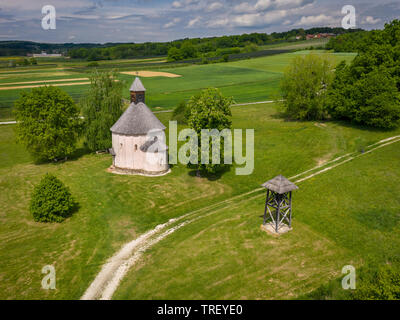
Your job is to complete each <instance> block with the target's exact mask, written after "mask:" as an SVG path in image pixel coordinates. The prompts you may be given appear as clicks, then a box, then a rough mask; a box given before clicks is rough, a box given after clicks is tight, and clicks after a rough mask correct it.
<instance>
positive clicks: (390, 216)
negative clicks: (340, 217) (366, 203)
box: [352, 208, 400, 232]
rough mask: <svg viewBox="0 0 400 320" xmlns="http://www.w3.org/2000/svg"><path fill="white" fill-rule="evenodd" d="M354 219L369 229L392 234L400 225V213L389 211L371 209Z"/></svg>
mask: <svg viewBox="0 0 400 320" xmlns="http://www.w3.org/2000/svg"><path fill="white" fill-rule="evenodd" d="M352 218H353V219H355V220H356V221H358V222H359V223H361V224H363V225H364V226H365V227H367V228H368V229H372V230H379V231H382V232H390V231H393V229H394V228H395V227H396V226H398V225H399V223H400V213H399V212H397V211H390V210H387V209H379V208H376V209H370V210H368V211H362V212H357V213H355V214H353V215H352Z"/></svg>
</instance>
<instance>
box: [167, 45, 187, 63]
mask: <svg viewBox="0 0 400 320" xmlns="http://www.w3.org/2000/svg"><path fill="white" fill-rule="evenodd" d="M168 60H169V61H179V60H183V55H182V52H181V50H180V49H178V48H177V47H172V48H171V49H169V50H168Z"/></svg>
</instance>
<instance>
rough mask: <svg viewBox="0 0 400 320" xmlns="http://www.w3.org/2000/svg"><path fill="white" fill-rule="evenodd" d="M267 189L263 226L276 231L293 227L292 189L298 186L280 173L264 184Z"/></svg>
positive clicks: (282, 231) (279, 231)
mask: <svg viewBox="0 0 400 320" xmlns="http://www.w3.org/2000/svg"><path fill="white" fill-rule="evenodd" d="M262 186H263V187H264V188H266V189H267V198H266V200H265V210H264V222H263V227H265V229H267V230H268V229H270V230H272V231H273V232H274V233H276V234H279V233H284V232H286V231H289V230H291V229H292V191H293V190H296V189H298V187H297V186H296V185H295V184H294V183H292V182H290V181H289V180H288V179H286V178H285V177H284V176H282V175H279V176H277V177H275V178H273V179H271V180H269V181H267V182H265V183H263V184H262Z"/></svg>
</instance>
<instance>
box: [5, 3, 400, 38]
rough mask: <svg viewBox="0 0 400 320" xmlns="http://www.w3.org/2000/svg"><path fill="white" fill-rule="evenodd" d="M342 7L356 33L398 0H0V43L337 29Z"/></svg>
mask: <svg viewBox="0 0 400 320" xmlns="http://www.w3.org/2000/svg"><path fill="white" fill-rule="evenodd" d="M45 5H52V6H54V8H55V10H56V28H55V29H49V30H45V29H43V28H42V19H43V17H44V16H45V14H42V7H43V6H45ZM345 5H352V6H354V7H355V9H356V27H357V28H363V29H367V30H370V29H380V28H383V26H384V24H385V23H386V22H389V21H391V20H393V19H396V18H399V17H400V1H398V0H378V1H377V0H374V1H371V0H337V1H332V0H0V40H30V41H36V42H50V43H63V42H74V43H82V42H91V43H106V42H136V43H139V42H146V41H151V42H155V41H170V40H175V39H183V38H193V37H208V36H222V35H233V34H243V33H251V32H266V33H272V32H280V31H288V30H291V29H294V28H305V29H306V28H311V27H320V26H330V27H340V26H341V24H342V19H343V17H344V16H345V14H342V8H343V6H345Z"/></svg>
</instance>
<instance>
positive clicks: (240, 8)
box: [233, 2, 256, 13]
mask: <svg viewBox="0 0 400 320" xmlns="http://www.w3.org/2000/svg"><path fill="white" fill-rule="evenodd" d="M233 11H234V12H237V13H251V12H255V11H256V10H255V8H254V6H253V5H251V4H250V3H248V2H242V3H240V4H238V5H236V6H234V7H233Z"/></svg>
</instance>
